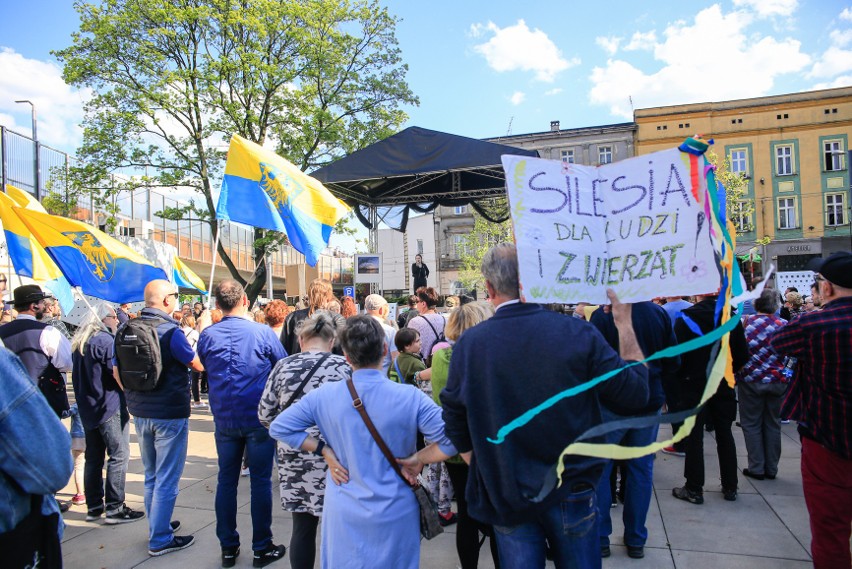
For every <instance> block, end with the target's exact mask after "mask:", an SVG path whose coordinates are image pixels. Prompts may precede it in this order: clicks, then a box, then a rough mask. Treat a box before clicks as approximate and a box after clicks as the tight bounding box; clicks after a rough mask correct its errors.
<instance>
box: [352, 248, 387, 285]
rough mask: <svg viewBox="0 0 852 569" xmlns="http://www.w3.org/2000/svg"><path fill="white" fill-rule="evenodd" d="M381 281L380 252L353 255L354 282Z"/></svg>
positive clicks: (378, 282)
mask: <svg viewBox="0 0 852 569" xmlns="http://www.w3.org/2000/svg"><path fill="white" fill-rule="evenodd" d="M381 282H382V254H381V253H365V254H363V255H355V284H364V283H377V284H381Z"/></svg>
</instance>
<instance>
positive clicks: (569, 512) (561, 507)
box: [494, 482, 601, 569]
mask: <svg viewBox="0 0 852 569" xmlns="http://www.w3.org/2000/svg"><path fill="white" fill-rule="evenodd" d="M568 483H570V482H568ZM597 514H598V506H597V500H596V496H595V489H594V488H588V489H585V490H582V491H580V492H576V493H574V494H568V495H567V496H565V497H564V498H563V499H562V500H561V501H560V502H557V503H555V504H553V505H552V506H550V507H549V508H548V509H547V510H544V511H543V512H541V513H540V514H539V515H538V518H537V519H536V520H535V521H532V522H527V523H525V524H521V525H518V526H512V527H504V526H494V536H495V537H496V538H497V550H498V551H499V552H500V567H502V569H528V568H531V569H538V568H543V567H544V563H545V550H546V548H547V544H550V549H551V552H552V553H553V560H554V562H555V564H556V568H557V569H568V568H571V569H574V568H576V569H586V568H600V566H601V551H600V548H599V547H598V540H597V534H596V533H595V529H596V528H597Z"/></svg>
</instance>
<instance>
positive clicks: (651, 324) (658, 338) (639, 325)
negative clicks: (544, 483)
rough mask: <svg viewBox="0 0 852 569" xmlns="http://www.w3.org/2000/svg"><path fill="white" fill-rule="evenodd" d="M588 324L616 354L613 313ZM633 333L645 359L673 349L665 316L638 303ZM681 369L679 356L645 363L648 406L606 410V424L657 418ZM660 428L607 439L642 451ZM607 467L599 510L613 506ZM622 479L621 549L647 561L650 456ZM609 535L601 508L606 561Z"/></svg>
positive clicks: (631, 463) (630, 466)
mask: <svg viewBox="0 0 852 569" xmlns="http://www.w3.org/2000/svg"><path fill="white" fill-rule="evenodd" d="M687 304H689V303H687ZM689 306H692V305H691V304H690V305H689ZM589 322H590V323H591V324H592V326H594V327H596V328H597V329H598V330H600V332H601V334H603V336H604V338H606V341H607V342H609V345H610V346H612V347H613V348H614V349H616V350H617V349H619V345H620V343H619V339H618V336H619V333H618V330H617V329H616V327H615V319H614V318H613V316H612V312H611V311H608V312H607V311H604V310H596V311H595V313H594V314H593V315H592V318H591V319H590V320H589ZM633 330H634V332H635V333H636V340H637V341H638V342H639V347H640V348H642V351H643V352H644V353H646V354H654V353H657V352H659V351H660V350H664V349H666V348H670V347H672V346H674V345H675V344H677V340H676V339H675V335H674V332H673V331H672V323H671V319H670V318H669V315H668V313H667V311H666V310H664V309H663V307H662V306H658V305H656V304H654V303H653V302H637V303H636V304H634V305H633ZM679 367H680V358H679V357H677V356H675V357H673V358H660V359H658V360H654V361H652V362H649V363H648V390H649V393H650V395H649V397H648V404H647V405H646V406H645V407H643V408H641V409H623V408H621V407H619V406H617V405H611V406H609V405H608V406H607V407H608V408H607V410H606V411H605V413H604V418H605V419H606V420H607V421H613V420H617V419H624V418H625V417H628V416H642V415H644V416H657V415H659V414H660V409H661V408H662V406H663V403H664V402H665V400H666V394H665V392H664V389H663V387H664V386H665V385H671V384H672V383H674V381H676V379H677V371H678V368H679ZM659 427H660V425H659V424H655V425H650V426H646V427H634V428H632V429H626V430H619V431H615V432H613V433H610V434H609V435H608V436H609V438H610V442H613V443H616V444H621V445H623V446H629V447H644V446H647V445H649V444H651V443H653V442H656V440H657V431H658V430H659ZM607 463H608V464H607V466H606V469H605V470H604V475H603V478H602V480H601V483H600V484H598V502H599V503H601V504H610V503H612V502H613V500H612V498H613V496H612V495H611V491H610V485H609V479H610V474H611V473H612V469H613V463H612V461H607ZM625 471H626V474H625ZM622 475H623V477H622V479H621V484H622V487H626V490H625V491H624V500H623V501H624V512H623V516H622V519H623V520H624V545H626V546H627V555H628V556H629V557H632V558H634V559H641V558H643V557H644V556H645V542H646V541H647V540H648V528H647V527H645V520H646V519H647V517H648V508H649V507H650V506H651V497H652V496H653V494H654V454H647V455H645V456H640V457H639V458H632V459H630V460H626V461H624V466H623V469H622ZM611 534H612V518H611V516H610V509H609V508H607V507H604V508H602V509H601V513H600V525H599V527H598V535H600V540H601V556H602V557H609V556H610V555H611V553H612V552H611V551H610V548H609V536H610V535H611Z"/></svg>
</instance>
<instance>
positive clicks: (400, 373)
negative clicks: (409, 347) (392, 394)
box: [393, 356, 406, 383]
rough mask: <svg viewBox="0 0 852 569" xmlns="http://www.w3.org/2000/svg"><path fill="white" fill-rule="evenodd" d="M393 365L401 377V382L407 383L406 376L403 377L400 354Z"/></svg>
mask: <svg viewBox="0 0 852 569" xmlns="http://www.w3.org/2000/svg"><path fill="white" fill-rule="evenodd" d="M393 367H394V369H395V370H396V375H397V377H399V382H400V383H406V381H405V378H404V377H402V371H401V370H400V369H399V356H397V357H396V359H395V360H394V361H393Z"/></svg>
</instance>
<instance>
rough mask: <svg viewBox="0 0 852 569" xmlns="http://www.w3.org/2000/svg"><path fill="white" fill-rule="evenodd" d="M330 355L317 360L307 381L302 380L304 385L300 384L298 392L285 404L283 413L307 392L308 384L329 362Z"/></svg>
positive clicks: (306, 377)
mask: <svg viewBox="0 0 852 569" xmlns="http://www.w3.org/2000/svg"><path fill="white" fill-rule="evenodd" d="M330 355H331V354H328V353H326V354H323V356H322V357H321V358H320V359H319V360H317V363H315V364H314V367H312V368H311V371H309V372H308V375H306V376H305V379H303V380H302V383H300V384H299V387H297V388H296V391H294V392H293V395H291V396H290V399H289V400H288V401H287V403H285V404H284V407H283V408H282V409H281V410H282V411H283V410H284V409H286V408H287V407H289V406H290V405H292V404H293V401H295V400H296V397H298V396H300V395H301V394H302V391H304V390H305V386H306V385H307V384H308V382H309V381H310V380H311V378H312V377H313V376H314V373H316V371H317V370H318V369H319V367H320V366H321V365H322V362H324V361H325V360H327V359H328V356H330Z"/></svg>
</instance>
